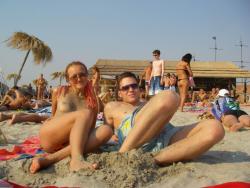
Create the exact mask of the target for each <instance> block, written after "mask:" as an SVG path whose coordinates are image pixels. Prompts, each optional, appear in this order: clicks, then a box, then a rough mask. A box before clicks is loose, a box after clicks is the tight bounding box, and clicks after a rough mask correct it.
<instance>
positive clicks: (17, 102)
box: [0, 86, 27, 111]
mask: <svg viewBox="0 0 250 188" xmlns="http://www.w3.org/2000/svg"><path fill="white" fill-rule="evenodd" d="M13 95H14V97H13ZM26 102H27V98H26V97H25V96H24V95H23V93H22V92H21V91H20V90H19V88H18V87H17V86H15V87H13V88H12V89H11V90H10V91H8V92H7V94H6V95H5V96H4V98H3V100H2V101H1V103H0V111H5V110H16V109H18V108H21V107H23V105H24V104H25V103H26Z"/></svg>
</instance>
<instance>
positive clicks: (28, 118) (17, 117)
mask: <svg viewBox="0 0 250 188" xmlns="http://www.w3.org/2000/svg"><path fill="white" fill-rule="evenodd" d="M48 118H49V116H40V115H39V114H36V113H34V114H13V115H12V118H11V120H10V121H9V122H8V124H9V125H12V124H14V123H19V122H36V123H41V122H42V121H45V120H46V119H48Z"/></svg>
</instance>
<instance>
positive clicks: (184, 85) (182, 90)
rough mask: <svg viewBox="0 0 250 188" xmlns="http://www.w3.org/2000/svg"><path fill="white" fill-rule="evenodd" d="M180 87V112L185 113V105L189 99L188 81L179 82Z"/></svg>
mask: <svg viewBox="0 0 250 188" xmlns="http://www.w3.org/2000/svg"><path fill="white" fill-rule="evenodd" d="M178 87H179V91H180V97H181V102H180V110H181V112H183V108H184V104H185V101H186V98H187V91H188V80H180V81H178Z"/></svg>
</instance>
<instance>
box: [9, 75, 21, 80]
mask: <svg viewBox="0 0 250 188" xmlns="http://www.w3.org/2000/svg"><path fill="white" fill-rule="evenodd" d="M17 77H18V75H17V74H16V73H10V74H8V75H7V77H6V79H7V80H12V79H17ZM20 78H21V76H19V79H20Z"/></svg>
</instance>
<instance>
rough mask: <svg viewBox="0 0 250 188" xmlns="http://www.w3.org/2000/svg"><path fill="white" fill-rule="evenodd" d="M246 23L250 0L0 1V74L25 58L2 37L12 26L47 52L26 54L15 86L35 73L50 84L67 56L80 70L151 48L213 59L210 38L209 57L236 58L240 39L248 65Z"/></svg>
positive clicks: (136, 56) (144, 54)
mask: <svg viewBox="0 0 250 188" xmlns="http://www.w3.org/2000/svg"><path fill="white" fill-rule="evenodd" d="M249 20H250V0H124V1H121V0H105V1H104V0H99V1H98V0H89V1H84V0H73V1H66V0H53V1H52V0H43V1H34V0H24V1H20V0H1V1H0V71H1V72H0V73H1V75H2V77H5V78H6V76H7V75H8V74H10V73H17V72H18V70H19V68H20V66H21V63H22V61H23V59H24V57H25V54H26V52H25V51H19V50H17V49H12V48H9V47H8V46H7V45H6V42H4V41H5V40H6V39H8V38H9V37H10V36H11V35H12V34H13V33H14V32H18V31H22V32H26V33H27V34H29V35H34V36H36V37H38V38H39V39H41V40H42V41H44V42H45V43H46V44H47V45H48V46H49V47H50V48H51V50H52V53H53V59H52V61H51V62H49V63H47V65H46V66H42V65H35V64H34V61H33V57H32V54H30V55H29V57H28V60H27V62H26V65H25V66H24V69H23V72H22V78H21V80H20V83H19V85H22V84H27V83H30V82H32V80H34V79H35V78H37V77H38V76H39V74H40V73H43V74H44V77H45V78H46V79H47V80H48V81H49V83H50V84H51V85H57V84H58V81H51V77H50V74H51V73H53V72H56V71H63V70H64V69H65V67H66V65H67V64H68V63H70V62H72V61H74V60H80V61H82V62H84V63H85V64H86V65H87V67H88V68H89V67H91V66H93V65H94V64H95V63H96V61H97V60H98V59H127V60H151V59H152V51H153V50H154V49H159V50H161V52H162V55H161V57H162V58H163V59H165V60H179V59H180V58H181V57H182V56H183V55H184V54H185V53H191V54H193V55H194V56H195V59H196V60H197V61H214V50H213V49H211V48H214V42H215V40H213V39H212V37H214V36H216V42H217V47H218V48H220V49H222V50H219V51H218V52H217V61H232V62H233V61H240V47H239V46H236V45H239V44H240V40H242V41H243V44H246V45H248V46H247V47H243V60H244V61H246V62H250V47H249V45H250V24H249ZM235 64H236V65H240V63H237V62H235ZM246 65H247V67H246V69H248V70H249V69H250V64H247V63H246ZM0 79H1V77H0ZM7 83H8V85H9V86H12V85H13V81H11V82H10V81H7Z"/></svg>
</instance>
